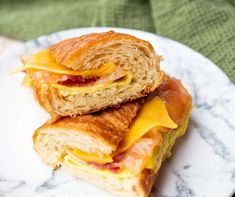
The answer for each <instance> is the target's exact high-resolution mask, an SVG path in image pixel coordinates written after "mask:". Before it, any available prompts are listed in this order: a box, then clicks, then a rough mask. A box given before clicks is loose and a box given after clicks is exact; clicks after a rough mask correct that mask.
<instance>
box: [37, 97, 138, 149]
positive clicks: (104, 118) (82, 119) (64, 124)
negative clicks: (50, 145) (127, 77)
mask: <svg viewBox="0 0 235 197" xmlns="http://www.w3.org/2000/svg"><path fill="white" fill-rule="evenodd" d="M140 107H141V104H140V103H139V102H138V101H135V102H130V103H126V104H123V105H122V106H121V107H120V108H113V109H108V110H106V111H102V112H99V114H89V115H83V116H77V117H74V118H69V117H67V118H62V119H60V120H58V121H56V122H54V123H53V124H49V123H46V124H44V125H43V126H42V127H40V128H39V129H37V131H36V132H35V134H34V135H33V140H34V141H35V139H36V137H37V135H38V133H39V132H40V131H41V130H45V129H48V128H50V129H64V130H67V131H70V130H74V131H77V132H84V133H86V134H87V135H90V136H94V137H95V138H96V139H101V140H104V141H105V142H107V143H108V144H109V145H110V146H112V147H113V149H116V148H117V146H118V144H119V143H120V141H121V140H122V139H123V137H124V135H125V134H126V131H127V129H128V127H129V125H130V124H131V122H132V120H133V118H134V117H135V116H136V114H137V112H138V110H139V109H140Z"/></svg>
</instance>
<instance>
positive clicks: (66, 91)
mask: <svg viewBox="0 0 235 197" xmlns="http://www.w3.org/2000/svg"><path fill="white" fill-rule="evenodd" d="M131 80H132V75H131V74H130V73H128V72H125V76H124V77H123V78H122V79H121V80H120V79H119V80H117V81H113V80H110V81H107V82H104V83H100V84H96V85H92V86H85V87H68V86H65V85H60V84H58V83H55V84H50V85H51V86H52V87H53V88H56V89H58V90H59V91H60V93H61V94H62V95H64V96H66V95H76V94H78V93H92V92H96V91H99V90H103V89H106V88H112V87H120V86H124V85H127V84H129V83H130V82H131Z"/></svg>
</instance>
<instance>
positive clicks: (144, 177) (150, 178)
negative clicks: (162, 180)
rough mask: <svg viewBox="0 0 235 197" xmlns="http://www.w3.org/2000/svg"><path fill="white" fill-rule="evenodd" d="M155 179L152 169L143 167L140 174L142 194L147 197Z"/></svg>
mask: <svg viewBox="0 0 235 197" xmlns="http://www.w3.org/2000/svg"><path fill="white" fill-rule="evenodd" d="M155 180H156V174H155V173H154V172H153V170H150V169H144V170H143V171H142V173H141V175H140V186H141V189H142V190H143V194H144V196H146V197H148V196H149V193H150V192H151V190H152V186H153V184H154V182H155Z"/></svg>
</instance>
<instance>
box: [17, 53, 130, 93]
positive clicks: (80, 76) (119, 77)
mask: <svg viewBox="0 0 235 197" xmlns="http://www.w3.org/2000/svg"><path fill="white" fill-rule="evenodd" d="M23 62H24V65H23V66H21V67H19V68H18V69H17V72H18V71H25V72H26V76H25V79H24V81H23V84H25V85H32V84H33V83H34V82H37V83H47V84H50V85H51V86H52V87H54V88H56V89H58V90H59V91H66V92H67V93H69V94H76V93H81V92H82V93H90V92H93V91H97V90H100V89H105V88H107V87H110V85H111V86H124V85H126V84H129V83H130V82H131V80H132V76H131V74H130V73H129V72H127V71H125V70H123V69H122V68H121V67H117V66H116V65H115V63H114V62H105V63H103V64H102V65H100V66H99V67H98V68H97V69H92V70H84V71H75V70H72V69H69V68H67V67H65V66H63V65H60V64H58V63H57V62H56V60H55V59H54V58H53V57H52V55H51V54H50V52H49V51H48V50H42V51H40V52H38V53H36V54H34V55H33V56H31V57H30V58H28V59H27V60H23Z"/></svg>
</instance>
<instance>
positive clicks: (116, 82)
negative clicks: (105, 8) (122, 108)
mask: <svg viewBox="0 0 235 197" xmlns="http://www.w3.org/2000/svg"><path fill="white" fill-rule="evenodd" d="M160 60H161V56H159V55H157V54H156V53H155V51H154V49H153V47H152V45H151V44H150V43H149V42H147V41H144V40H141V39H138V38H136V37H134V36H131V35H127V34H122V33H116V32H114V31H109V32H104V33H92V34H87V35H83V36H80V37H76V38H72V39H67V40H64V41H62V42H60V43H58V44H55V45H52V46H50V47H49V48H48V49H47V50H43V51H39V52H38V53H36V54H34V55H32V56H31V57H26V56H24V57H23V58H22V61H23V63H24V65H23V66H22V67H20V68H19V69H18V71H26V77H25V79H24V83H30V84H32V85H33V87H34V90H35V92H36V96H37V99H38V101H39V103H40V105H41V106H42V107H43V108H45V109H46V110H47V111H48V112H49V113H50V114H51V115H52V116H55V115H57V116H76V115H82V114H88V113H91V112H95V111H98V110H101V109H104V108H106V107H110V106H118V105H119V104H121V103H123V102H127V101H131V100H134V99H137V98H140V97H143V96H145V95H147V94H149V93H150V92H153V91H154V90H155V89H156V88H157V87H158V86H159V84H160V83H161V81H162V76H163V74H162V73H161V72H160V69H159V64H160Z"/></svg>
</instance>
